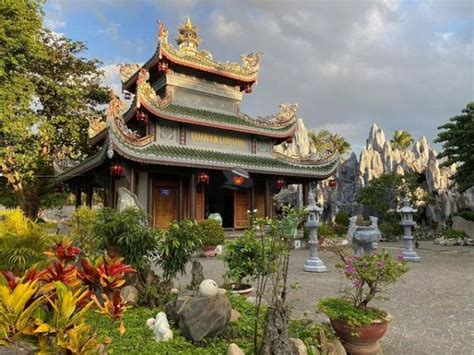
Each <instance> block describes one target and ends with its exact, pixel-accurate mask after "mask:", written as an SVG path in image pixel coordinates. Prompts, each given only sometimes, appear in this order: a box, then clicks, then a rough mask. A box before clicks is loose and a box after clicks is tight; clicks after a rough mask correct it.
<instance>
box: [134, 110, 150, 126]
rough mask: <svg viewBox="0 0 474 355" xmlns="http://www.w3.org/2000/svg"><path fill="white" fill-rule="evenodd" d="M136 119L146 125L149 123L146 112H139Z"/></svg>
mask: <svg viewBox="0 0 474 355" xmlns="http://www.w3.org/2000/svg"><path fill="white" fill-rule="evenodd" d="M136 117H137V121H138V122H142V123H145V124H147V123H148V115H147V114H146V112H143V111H138V112H137V116H136Z"/></svg>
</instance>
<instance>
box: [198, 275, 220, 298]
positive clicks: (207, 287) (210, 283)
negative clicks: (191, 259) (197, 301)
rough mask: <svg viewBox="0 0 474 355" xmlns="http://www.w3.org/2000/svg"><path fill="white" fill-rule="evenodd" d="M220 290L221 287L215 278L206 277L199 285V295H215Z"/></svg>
mask: <svg viewBox="0 0 474 355" xmlns="http://www.w3.org/2000/svg"><path fill="white" fill-rule="evenodd" d="M218 292H219V287H218V286H217V283H216V282H215V281H214V280H211V279H206V280H204V281H203V282H201V284H200V285H199V296H215V295H217V293H218Z"/></svg>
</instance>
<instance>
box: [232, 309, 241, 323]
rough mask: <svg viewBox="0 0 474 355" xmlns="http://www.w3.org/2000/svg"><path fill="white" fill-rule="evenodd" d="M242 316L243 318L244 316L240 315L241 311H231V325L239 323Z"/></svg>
mask: <svg viewBox="0 0 474 355" xmlns="http://www.w3.org/2000/svg"><path fill="white" fill-rule="evenodd" d="M241 316H242V315H241V314H240V312H239V311H236V310H235V309H232V310H231V311H230V319H229V322H230V323H235V322H237V321H238V320H239V319H240V317H241Z"/></svg>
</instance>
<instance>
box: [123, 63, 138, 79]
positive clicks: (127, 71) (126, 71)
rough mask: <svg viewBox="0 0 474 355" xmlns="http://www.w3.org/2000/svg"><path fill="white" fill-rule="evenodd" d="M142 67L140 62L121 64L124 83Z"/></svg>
mask: <svg viewBox="0 0 474 355" xmlns="http://www.w3.org/2000/svg"><path fill="white" fill-rule="evenodd" d="M140 68H141V65H140V64H119V71H120V80H121V81H122V83H125V82H126V81H128V80H129V79H130V78H131V77H132V76H133V75H134V74H135V73H136V72H137V71H138V70H140Z"/></svg>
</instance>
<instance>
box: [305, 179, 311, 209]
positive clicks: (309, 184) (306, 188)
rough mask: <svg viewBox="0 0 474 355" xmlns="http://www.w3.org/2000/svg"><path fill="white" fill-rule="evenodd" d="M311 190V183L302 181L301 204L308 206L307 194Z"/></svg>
mask: <svg viewBox="0 0 474 355" xmlns="http://www.w3.org/2000/svg"><path fill="white" fill-rule="evenodd" d="M310 190H311V183H310V182H304V183H303V206H308V203H309V202H308V196H309V191H310Z"/></svg>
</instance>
